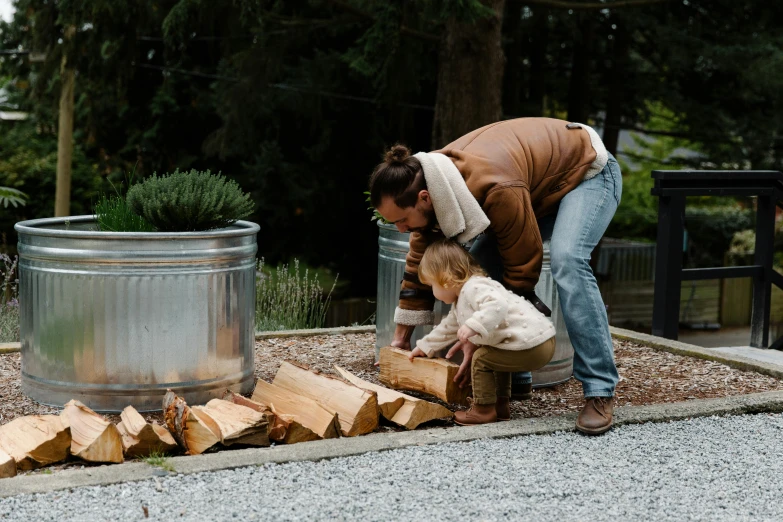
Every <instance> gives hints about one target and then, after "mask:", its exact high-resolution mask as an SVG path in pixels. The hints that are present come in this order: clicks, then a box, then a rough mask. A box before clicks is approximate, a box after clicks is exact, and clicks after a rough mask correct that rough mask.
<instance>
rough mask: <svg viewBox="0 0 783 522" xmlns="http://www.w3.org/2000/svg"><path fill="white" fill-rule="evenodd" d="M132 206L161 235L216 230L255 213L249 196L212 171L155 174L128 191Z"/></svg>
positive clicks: (129, 202)
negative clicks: (161, 233) (162, 233)
mask: <svg viewBox="0 0 783 522" xmlns="http://www.w3.org/2000/svg"><path fill="white" fill-rule="evenodd" d="M127 201H128V206H129V207H130V208H131V210H133V212H135V213H136V214H138V215H140V216H142V217H143V218H144V219H146V220H147V221H148V222H149V223H151V224H152V225H153V226H154V227H155V228H156V229H157V230H159V231H161V232H189V231H199V230H212V229H215V228H224V227H228V226H230V225H232V224H233V223H235V222H236V221H237V220H238V219H242V218H243V217H247V216H249V215H250V214H251V213H252V212H253V202H252V201H251V200H250V195H249V194H244V193H243V192H242V189H240V188H239V185H237V183H236V182H234V181H230V180H227V179H226V178H225V177H223V176H221V175H215V174H212V173H210V171H208V170H207V171H205V172H199V171H196V170H191V171H190V172H189V173H187V172H180V171H179V170H177V171H175V172H174V173H173V174H167V175H164V176H158V175H157V174H153V175H152V177H150V178H147V179H146V180H144V181H143V182H141V183H139V184H137V185H134V186H133V187H131V188H130V190H128V196H127Z"/></svg>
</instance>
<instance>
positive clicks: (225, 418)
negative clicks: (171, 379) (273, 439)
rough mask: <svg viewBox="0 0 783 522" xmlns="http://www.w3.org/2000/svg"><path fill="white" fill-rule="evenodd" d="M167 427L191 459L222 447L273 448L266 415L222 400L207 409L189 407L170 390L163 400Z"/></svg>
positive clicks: (212, 403)
mask: <svg viewBox="0 0 783 522" xmlns="http://www.w3.org/2000/svg"><path fill="white" fill-rule="evenodd" d="M163 412H164V418H165V419H166V426H167V427H168V428H169V431H170V432H171V433H172V434H173V435H174V439H175V440H176V441H177V443H178V444H179V445H180V447H182V449H183V450H184V451H185V453H187V454H189V455H198V454H200V453H204V452H205V451H207V450H208V449H210V448H212V447H214V446H217V445H218V444H221V445H223V446H232V445H234V444H240V445H244V446H269V433H268V427H269V422H268V420H267V416H266V414H265V413H263V412H259V411H255V410H253V409H252V408H248V407H247V406H242V405H239V404H235V403H234V402H229V401H225V400H222V399H212V400H211V401H209V402H208V403H207V404H206V406H193V407H192V408H191V407H189V406H188V405H187V403H186V402H185V400H184V399H183V398H181V397H178V396H177V395H176V394H175V393H174V392H172V391H171V390H168V391H167V392H166V396H165V397H164V398H163Z"/></svg>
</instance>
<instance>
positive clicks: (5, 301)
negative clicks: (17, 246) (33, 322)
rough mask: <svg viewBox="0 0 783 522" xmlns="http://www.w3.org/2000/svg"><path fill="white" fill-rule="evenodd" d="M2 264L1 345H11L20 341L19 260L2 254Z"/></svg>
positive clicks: (0, 301) (0, 268) (0, 286)
mask: <svg viewBox="0 0 783 522" xmlns="http://www.w3.org/2000/svg"><path fill="white" fill-rule="evenodd" d="M0 262H2V264H3V266H2V267H0V343H11V342H16V341H18V340H19V300H18V289H19V280H18V279H17V278H16V277H17V265H18V263H19V258H18V257H17V256H14V257H13V259H12V258H11V257H9V256H8V255H7V254H0Z"/></svg>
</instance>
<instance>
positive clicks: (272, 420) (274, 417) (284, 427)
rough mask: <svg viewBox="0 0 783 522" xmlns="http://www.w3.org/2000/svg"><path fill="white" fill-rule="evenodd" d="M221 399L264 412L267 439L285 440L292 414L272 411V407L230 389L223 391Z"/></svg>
mask: <svg viewBox="0 0 783 522" xmlns="http://www.w3.org/2000/svg"><path fill="white" fill-rule="evenodd" d="M223 400H224V401H230V402H233V403H234V404H239V405H240V406H245V407H246V408H250V409H251V410H254V411H257V412H259V413H263V414H265V415H266V420H267V421H268V422H269V439H270V440H273V441H275V442H285V437H286V433H288V427H289V426H290V425H291V422H293V416H292V415H282V414H280V413H278V412H276V411H273V410H272V408H270V407H269V406H267V405H266V404H262V403H260V402H256V401H253V400H250V399H248V398H247V397H244V396H242V395H240V394H238V393H236V392H233V391H231V390H226V391H225V393H223Z"/></svg>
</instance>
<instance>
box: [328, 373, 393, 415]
mask: <svg viewBox="0 0 783 522" xmlns="http://www.w3.org/2000/svg"><path fill="white" fill-rule="evenodd" d="M334 369H335V370H336V371H337V373H338V374H340V376H341V377H342V378H343V379H345V380H346V381H348V382H350V383H351V384H353V385H354V386H356V387H358V388H361V389H363V390H367V391H373V392H375V394H376V396H377V399H378V408H380V410H381V415H383V416H384V418H386V419H389V420H391V418H392V417H394V414H395V413H397V410H399V409H400V408H401V407H402V405H403V404H405V396H404V395H403V394H401V393H400V392H397V391H394V390H390V389H389V388H385V387H383V386H378V385H377V384H373V383H371V382H367V381H365V380H362V379H360V378H359V377H357V376H356V375H354V374H352V373H351V372H349V371H348V370H344V369H343V368H340V367H339V366H337V365H335V367H334Z"/></svg>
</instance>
